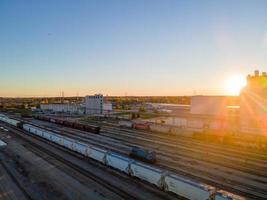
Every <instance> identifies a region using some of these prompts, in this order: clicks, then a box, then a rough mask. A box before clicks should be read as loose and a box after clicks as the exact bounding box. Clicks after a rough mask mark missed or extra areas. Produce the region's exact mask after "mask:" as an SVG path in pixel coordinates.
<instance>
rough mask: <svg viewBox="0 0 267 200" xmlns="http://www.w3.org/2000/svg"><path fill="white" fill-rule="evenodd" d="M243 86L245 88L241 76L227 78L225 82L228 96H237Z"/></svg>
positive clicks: (244, 82) (244, 81)
mask: <svg viewBox="0 0 267 200" xmlns="http://www.w3.org/2000/svg"><path fill="white" fill-rule="evenodd" d="M244 86H246V79H245V78H244V77H243V76H241V75H235V76H232V77H229V78H228V79H227V80H226V81H225V90H226V91H227V93H228V94H229V95H239V94H240V91H241V89H242V88H243V87H244Z"/></svg>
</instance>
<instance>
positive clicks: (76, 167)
mask: <svg viewBox="0 0 267 200" xmlns="http://www.w3.org/2000/svg"><path fill="white" fill-rule="evenodd" d="M8 127H9V129H11V130H12V132H15V133H16V134H17V135H18V136H19V137H20V138H21V139H22V140H24V141H26V142H27V143H28V144H27V148H30V149H35V150H34V151H35V152H36V153H37V154H38V152H37V151H39V153H40V151H41V152H43V153H45V154H47V155H49V156H51V157H53V158H54V159H56V160H57V161H58V162H61V163H63V164H64V165H66V166H68V167H70V168H71V169H72V170H75V171H76V172H79V173H80V174H82V175H84V176H86V177H87V178H89V179H91V180H93V181H95V182H96V183H98V184H100V185H102V186H103V187H105V188H107V189H108V190H110V191H112V192H114V193H115V194H117V195H118V196H120V197H122V198H123V199H138V198H136V196H135V195H132V194H129V193H127V192H125V191H124V190H123V189H121V188H120V187H117V186H116V185H113V184H110V183H108V182H107V181H106V180H104V179H102V178H101V177H99V176H96V175H95V174H94V173H92V172H89V171H87V170H85V169H84V168H82V167H80V166H79V165H77V164H75V163H73V162H71V161H69V160H67V159H65V158H64V157H62V156H60V155H58V154H57V153H55V152H54V151H52V150H51V149H50V148H45V147H43V146H41V145H39V144H37V143H35V142H33V141H32V140H29V138H34V139H35V140H36V139H37V140H39V141H41V142H43V143H45V144H46V145H50V146H53V147H55V148H57V149H58V150H59V151H61V150H63V151H64V152H67V153H68V154H71V155H74V156H75V157H79V158H82V159H84V157H83V156H81V155H79V154H77V153H75V152H73V151H70V150H67V149H65V148H64V147H60V146H58V145H56V144H53V143H51V142H49V141H46V140H45V139H42V138H39V137H37V136H33V135H28V134H27V135H25V133H26V132H24V131H22V130H20V129H18V128H15V127H10V126H8ZM22 132H23V133H22ZM48 161H49V160H48ZM50 162H51V161H50ZM92 162H94V161H92ZM90 164H91V162H90ZM95 165H96V166H97V167H99V168H102V169H104V168H105V167H102V166H101V165H99V164H95ZM116 176H118V174H116ZM125 177H126V175H125V176H124V177H123V178H125ZM131 181H132V180H131ZM133 182H134V183H136V184H138V185H139V186H144V184H142V183H140V182H139V181H138V180H134V181H133ZM144 188H149V189H150V190H151V188H150V186H148V187H147V186H145V187H144ZM152 190H153V192H155V194H156V195H157V196H159V197H160V199H174V198H173V196H172V195H170V196H169V195H166V196H165V195H164V194H163V192H161V191H156V190H157V189H154V188H153V189H152Z"/></svg>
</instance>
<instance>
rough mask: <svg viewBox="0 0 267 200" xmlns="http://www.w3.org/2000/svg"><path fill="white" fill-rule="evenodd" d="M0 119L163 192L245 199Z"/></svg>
mask: <svg viewBox="0 0 267 200" xmlns="http://www.w3.org/2000/svg"><path fill="white" fill-rule="evenodd" d="M0 121H4V122H6V123H8V124H10V125H13V126H16V127H18V128H22V129H23V130H25V131H27V132H28V133H30V134H33V135H36V136H39V137H42V138H44V139H46V140H49V141H51V142H53V143H56V144H58V145H60V146H63V147H65V148H67V149H70V150H72V151H75V152H77V153H79V154H82V155H83V156H85V157H88V158H91V159H94V160H96V161H98V162H101V163H102V164H104V165H106V166H109V167H112V168H114V169H116V170H119V171H121V172H124V173H126V174H128V175H130V176H133V177H136V178H139V179H141V180H144V181H147V182H149V183H150V184H153V185H155V186H157V187H158V188H159V189H161V190H164V191H166V192H171V193H174V194H177V195H179V196H182V197H185V198H187V199H195V200H202V199H203V200H212V199H215V200H227V199H228V200H229V199H236V200H241V199H245V198H243V197H241V196H238V195H235V194H232V193H229V192H227V191H223V190H217V189H216V188H215V187H212V186H209V185H206V184H203V183H198V182H195V181H191V180H188V179H186V178H183V177H180V176H178V175H176V174H174V173H172V172H169V171H166V170H163V169H160V168H158V167H154V166H150V165H148V164H145V163H142V162H139V161H136V160H134V159H131V158H128V157H126V156H123V155H119V154H117V153H114V152H110V151H107V150H105V149H101V148H98V147H94V146H89V145H88V144H85V143H82V142H78V141H76V140H73V139H71V138H68V137H65V136H61V135H59V134H56V133H54V132H52V131H47V130H44V129H42V128H39V127H36V126H33V125H30V124H27V123H21V122H20V121H17V120H14V119H10V118H8V117H6V116H3V115H2V116H0Z"/></svg>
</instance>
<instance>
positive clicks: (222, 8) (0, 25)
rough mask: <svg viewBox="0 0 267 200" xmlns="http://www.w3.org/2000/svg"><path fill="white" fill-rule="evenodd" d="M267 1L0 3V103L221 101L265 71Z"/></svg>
mask: <svg viewBox="0 0 267 200" xmlns="http://www.w3.org/2000/svg"><path fill="white" fill-rule="evenodd" d="M266 10H267V1H265V0H262V1H260V0H254V1H251V0H240V1H239V0H232V1H228V0H223V1H219V0H218V1H217V0H215V1H213V0H210V1H204V0H202V1H198V0H195V1H190V0H183V1H182V0H181V1H179V0H143V1H141V0H131V1H128V0H114V1H112V0H103V1H101V0H83V1H79V0H76V1H74V0H72V1H71V0H65V1H63V0H56V1H49V0H47V1H43V0H33V1H27V0H25V1H21V0H18V1H12V0H2V1H0V70H1V71H0V96H55V95H59V93H60V91H64V93H65V95H66V96H71V95H76V94H77V93H78V94H79V95H85V94H93V93H103V94H105V95H106V94H108V95H126V94H127V95H191V94H227V91H225V90H224V88H223V86H222V85H223V82H225V80H227V78H228V77H229V76H232V75H235V74H237V75H240V74H241V75H242V76H244V77H245V76H246V75H247V74H248V73H252V72H253V71H254V70H255V69H259V70H267V23H266V22H267V12H266Z"/></svg>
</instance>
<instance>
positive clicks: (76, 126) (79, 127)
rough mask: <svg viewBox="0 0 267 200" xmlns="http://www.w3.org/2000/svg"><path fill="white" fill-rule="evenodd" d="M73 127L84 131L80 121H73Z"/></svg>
mask: <svg viewBox="0 0 267 200" xmlns="http://www.w3.org/2000/svg"><path fill="white" fill-rule="evenodd" d="M73 128H76V129H78V130H81V131H84V125H83V124H80V123H73Z"/></svg>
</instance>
